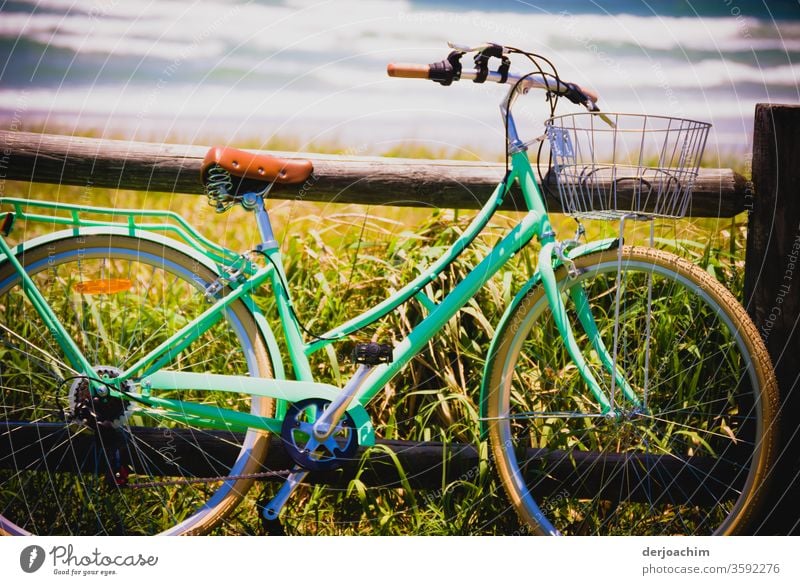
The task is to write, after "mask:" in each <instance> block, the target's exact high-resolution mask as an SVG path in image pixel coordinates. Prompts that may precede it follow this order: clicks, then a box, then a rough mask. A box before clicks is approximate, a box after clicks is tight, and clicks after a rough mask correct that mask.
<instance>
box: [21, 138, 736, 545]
mask: <svg viewBox="0 0 800 585" xmlns="http://www.w3.org/2000/svg"><path fill="white" fill-rule="evenodd" d="M334 150H335V149H334ZM420 153H422V154H429V153H428V152H427V150H425V149H421V150H420V149H415V148H412V147H410V146H409V147H408V149H407V150H403V149H397V150H396V151H394V152H392V153H389V154H394V155H396V156H408V155H413V154H417V155H418V154H420ZM435 154H441V153H435ZM6 194H7V195H9V196H22V197H30V198H36V199H48V200H54V201H62V202H78V201H80V202H81V203H84V204H94V205H101V206H112V207H133V208H139V207H150V208H160V209H170V210H172V211H175V212H178V213H180V214H181V215H183V216H184V217H186V218H187V219H189V221H190V222H191V223H193V224H194V225H195V226H196V227H197V228H198V229H199V230H200V231H201V232H202V233H204V235H206V236H208V237H210V238H211V239H214V240H216V241H219V242H221V243H223V244H224V245H226V246H227V247H229V248H231V249H233V250H236V251H246V250H249V249H251V248H252V247H253V246H254V245H255V244H256V243H257V232H256V228H255V222H253V221H252V218H251V217H250V216H249V215H248V214H247V213H246V212H245V211H243V210H241V209H238V208H237V209H234V210H232V211H230V212H229V213H227V214H226V215H222V216H220V215H216V214H215V213H214V212H213V211H212V210H211V208H209V207H208V206H207V205H206V203H205V200H204V199H202V198H198V197H196V196H186V195H176V194H160V193H137V192H128V191H123V190H101V189H95V190H92V191H91V192H88V193H87V191H86V190H84V189H80V188H75V187H61V186H45V185H36V184H25V183H8V184H7V186H6ZM271 215H272V221H273V225H274V227H275V229H276V232H277V236H278V240H279V242H280V243H281V248H282V251H283V254H284V261H285V264H286V268H287V273H288V278H289V285H290V288H291V291H292V294H293V297H294V302H295V306H296V309H297V313H298V315H299V317H300V319H301V320H302V321H303V323H304V324H305V326H306V327H307V328H308V329H310V330H311V331H313V332H315V333H318V334H321V333H324V332H325V331H327V330H328V329H330V328H332V327H334V326H335V325H337V324H339V323H341V322H343V321H345V320H347V319H348V318H351V317H353V316H355V315H356V314H358V313H359V312H361V311H363V310H366V309H368V308H369V307H371V306H373V305H374V304H375V303H377V302H379V301H381V300H383V299H384V298H386V296H387V295H389V294H391V292H393V291H396V290H398V289H399V288H401V287H402V286H403V285H404V284H406V283H407V282H409V281H410V280H411V279H413V278H414V277H415V276H416V275H418V274H419V273H420V272H421V271H423V270H424V269H425V268H426V267H427V266H429V265H430V264H431V263H432V262H433V261H435V260H436V259H437V258H439V257H440V256H441V254H442V252H443V251H444V250H445V249H446V248H447V247H448V246H449V245H450V244H451V243H452V242H453V241H454V240H455V239H456V238H457V237H458V236H459V235H460V234H461V233H462V232H463V230H464V229H465V227H466V225H467V223H468V222H469V220H470V219H471V217H472V215H473V214H472V213H471V212H470V213H465V212H459V213H456V212H454V211H453V210H447V209H435V210H427V209H426V210H409V209H397V208H377V207H367V206H358V205H340V204H310V203H301V202H283V201H275V202H272V203H271ZM516 220H518V216H517V215H516V214H504V215H499V216H498V217H496V218H495V220H494V221H493V222H492V224H491V225H490V227H489V229H487V230H486V233H485V234H483V235H482V236H481V237H480V238H479V239H478V240H477V241H476V242H475V244H474V245H473V246H472V247H471V248H470V249H469V250H467V251H466V252H465V253H464V254H463V255H462V257H461V258H460V259H459V260H458V261H457V262H456V263H454V264H453V265H452V266H450V267H449V268H448V269H447V270H446V271H445V272H444V273H443V274H442V275H441V277H440V278H439V279H437V281H435V282H434V283H432V284H430V285H428V287H427V288H426V291H425V292H426V293H427V294H428V296H429V297H430V298H432V299H433V300H434V301H438V300H440V299H441V298H442V297H443V296H444V295H446V294H447V292H448V291H449V290H451V289H452V287H453V286H454V284H455V283H457V282H458V281H459V280H460V279H461V278H463V277H464V276H465V275H466V274H467V273H468V272H469V270H470V269H471V268H472V267H474V266H475V265H476V264H477V262H479V260H480V259H481V258H483V257H484V256H485V255H486V254H487V253H488V251H489V250H490V249H491V246H492V245H493V244H494V243H495V242H496V241H497V240H498V238H499V237H500V236H501V235H502V234H503V233H505V231H506V230H507V228H508V227H509V226H511V225H513V224H514V223H515V221H516ZM555 225H556V229H557V231H558V232H559V234H560V235H561V236H562V237H567V236H568V235H571V232H572V230H573V228H574V222H573V220H571V219H570V218H568V217H564V216H555ZM587 227H588V232H589V234H588V235H589V238H590V239H592V238H597V237H616V236H617V235H618V234H617V233H616V226H614V225H610V224H602V223H591V224H587ZM42 229H43V226H42V225H41V224H39V225H34V224H30V225H26V224H24V223H21V224H20V225H19V226H18V228H17V229H16V231H15V233H14V237H15V238H16V239H18V240H24V239H28V238H29V237H32V236H33V235H35V234H36V233H38V231H40V230H42ZM656 233H657V237H656V245H657V246H659V247H665V248H669V249H671V250H672V251H675V252H677V253H679V254H681V255H683V256H686V257H688V258H691V259H692V260H694V261H695V262H696V263H698V264H700V265H701V266H703V268H704V269H706V270H708V271H709V272H711V273H712V274H714V275H715V276H716V277H717V278H718V279H720V280H721V281H722V282H724V283H725V285H726V286H727V287H728V288H730V289H732V290H733V291H734V292H735V293H737V294H739V293H740V292H741V289H742V284H741V283H742V274H743V264H744V260H743V257H744V253H743V250H744V238H745V223H744V218H743V217H741V216H740V217H737V218H734V219H720V220H716V219H713V220H686V221H682V222H677V223H675V222H670V223H667V222H657V225H656ZM648 234H649V226H648V225H646V224H633V223H631V224H629V225H628V228H627V229H626V233H625V241H626V243H637V242H638V243H643V242H645V241H646V240H647V239H648ZM537 249H538V246H537V245H536V244H535V243H532V244H531V245H529V246H528V247H527V248H526V249H524V250H523V251H522V252H521V253H520V254H518V255H517V256H515V257H514V258H513V259H512V261H511V262H510V263H509V264H508V265H507V266H505V267H504V268H503V269H502V270H501V271H500V272H499V273H498V274H497V275H496V276H495V277H494V278H493V279H492V280H490V281H489V282H488V283H487V285H486V286H485V287H484V288H483V289H482V290H481V291H480V292H479V293H478V294H477V295H476V296H475V298H474V299H472V300H471V301H470V302H469V303H468V305H467V306H466V307H465V308H464V309H463V310H462V311H461V312H460V313H459V314H458V315H457V316H455V317H454V318H453V319H451V321H450V322H449V323H448V324H447V325H446V326H445V328H444V329H443V330H442V332H441V334H440V335H439V336H437V337H436V338H435V339H434V340H433V341H431V342H430V343H429V344H428V347H427V348H426V349H425V350H424V351H423V352H422V353H420V355H419V356H417V357H416V358H415V359H414V360H413V361H412V362H411V364H409V366H407V367H406V368H405V369H404V370H403V371H402V372H401V373H400V374H399V375H398V376H397V377H396V378H395V379H393V380H392V381H391V382H390V383H389V384H388V385H387V386H386V388H384V389H383V391H382V392H381V393H380V394H379V395H378V396H377V397H376V398H375V400H374V401H373V402H372V403H371V405H370V407H369V411H370V415H371V417H372V420H373V422H374V424H375V427H376V430H377V434H378V436H380V437H383V438H387V439H407V440H415V441H423V440H424V441H442V442H445V443H448V442H454V441H457V442H465V443H471V444H473V445H474V446H475V447H476V448H477V449H478V450H479V452H480V453H482V454H483V460H482V463H481V464H480V465H479V466H478V467H477V468H476V469H474V470H471V471H470V472H469V473H465V474H463V475H462V476H461V477H459V478H458V479H457V480H456V481H450V482H447V481H446V480H444V479H443V480H442V483H441V485H439V486H438V487H437V489H435V490H413V489H411V488H410V485H409V484H408V482H407V481H402V482H401V484H400V485H399V486H392V487H383V488H382V487H372V486H366V485H365V484H364V482H363V481H362V480H361V477H360V475H358V476H357V477H356V478H355V479H354V480H352V481H351V482H349V484H348V485H347V486H346V487H345V488H343V489H333V488H325V487H323V486H312V485H308V486H303V487H301V488H300V490H299V491H298V493H297V494H296V495H295V496H294V497H293V498H292V500H291V501H290V503H289V505H288V506H287V509H286V510H285V513H284V517H283V520H284V524H285V527H286V529H287V532H288V533H290V534H443V535H445V534H447V535H449V534H510V533H524V532H525V531H526V529H525V528H524V527H522V526H520V524H519V521H518V519H517V517H516V515H515V513H514V511H513V510H512V509H511V508H510V505H509V504H508V501H507V499H506V497H505V495H504V493H503V490H502V487H501V486H500V484H499V482H498V480H497V479H496V477H495V474H493V473H491V465H490V462H489V460H488V456H487V452H488V450H487V447H486V445H485V443H482V442H481V438H480V436H479V430H478V429H479V423H478V416H479V415H478V403H479V401H478V398H479V396H478V395H479V387H480V377H481V372H482V368H483V365H484V356H485V353H486V349H487V347H488V344H489V342H490V340H491V339H492V336H493V335H494V327H495V326H496V324H497V322H498V320H499V319H500V316H501V315H502V313H503V311H504V310H505V308H506V306H507V305H508V303H509V301H510V300H511V298H512V297H513V295H514V293H515V291H516V290H518V289H519V287H520V286H521V285H522V284H523V283H524V282H525V281H526V280H527V279H528V278H529V277H530V276H531V274H532V273H533V271H534V270H535V265H536V253H537ZM257 300H258V302H259V304H260V305H261V306H262V308H263V309H264V310H265V312H266V313H267V315H268V317H269V318H270V320H271V321H272V326H273V328H274V329H275V330H276V331H279V325H278V323H277V321H276V319H275V312H274V310H273V309H274V307H273V306H272V301H271V298H270V294H269V291H264V293H263V294H261V295H259V296H258V297H257ZM426 314H427V311H426V309H425V307H424V306H422V305H421V304H420V303H419V302H418V301H417V300H415V299H412V300H410V301H409V302H407V303H406V304H405V305H403V306H401V307H400V308H399V309H398V310H397V311H396V312H394V313H392V314H391V315H389V316H387V317H386V318H384V319H382V320H380V321H379V322H378V323H376V324H375V325H373V326H370V327H369V328H367V329H365V330H363V331H361V332H359V333H358V334H357V335H356V336H354V338H353V339H351V340H349V341H346V342H342V343H340V344H336V345H335V346H333V347H332V348H331V351H321V352H318V353H317V354H315V355H314V356H312V358H311V360H312V367H313V371H314V373H315V375H317V376H318V377H319V379H320V380H322V381H326V382H331V383H334V384H341V383H342V381H343V380H346V379H347V378H348V377H349V375H350V374H351V372H352V371H353V368H354V366H353V365H352V364H351V363H350V362H349V361H348V360H347V359H346V357H345V356H346V355H348V354H349V350H350V347H351V345H352V343H354V342H355V341H364V340H379V341H381V342H384V343H393V344H394V343H397V342H398V341H400V340H401V339H402V338H403V337H404V336H405V335H406V334H407V333H408V332H409V331H410V330H411V328H412V327H413V326H414V325H415V324H416V323H418V322H419V321H420V320H421V319H422V318H423V317H424V316H425V315H426ZM286 365H287V366H288V364H286ZM374 452H382V453H383V452H386V450H385V449H384V448H382V447H380V446H379V447H375V448H374V449H372V450H369V451H368V452H367V453H366V454H365V462H366V460H368V458H369V457H370V455H371V453H374ZM397 466H398V469H399V471H400V473H401V476H403V475H404V474H405V473H406V471H405V470H402V469H400V465H399V463H397ZM276 489H277V486H276V485H274V484H264V485H256V486H255V487H254V489H252V490H251V492H250V493H249V494H248V496H247V498H246V500H245V501H244V502H243V504H242V505H241V506H240V507H239V508H238V509H237V510H236V511H235V513H234V514H233V515H232V517H231V518H230V519H229V520H228V521H227V522H226V523H225V524H223V525H222V526H221V527H220V528H219V529H218V533H219V534H258V533H260V531H261V527H260V522H259V517H258V510H257V507H256V503H257V502H258V501H262V500H263V499H264V498H267V497H269V496H270V495H271V494H272V493H274V491H275V490H276Z"/></svg>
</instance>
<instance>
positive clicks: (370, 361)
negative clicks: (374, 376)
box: [352, 342, 392, 366]
mask: <svg viewBox="0 0 800 585" xmlns="http://www.w3.org/2000/svg"><path fill="white" fill-rule="evenodd" d="M352 357H353V361H354V362H355V363H357V364H364V365H367V366H377V365H379V364H389V363H391V362H392V346H391V345H385V344H382V343H375V342H370V343H357V344H356V346H355V347H354V348H353V355H352Z"/></svg>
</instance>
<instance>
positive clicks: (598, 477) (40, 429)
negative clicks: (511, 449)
mask: <svg viewBox="0 0 800 585" xmlns="http://www.w3.org/2000/svg"><path fill="white" fill-rule="evenodd" d="M131 432H132V434H133V435H134V436H135V437H136V439H137V440H136V444H137V446H138V449H139V451H130V452H129V456H130V457H131V458H133V459H135V458H136V457H137V454H140V456H142V457H144V458H146V466H147V468H148V469H149V470H157V473H158V475H159V476H161V477H183V478H190V477H214V476H217V475H224V474H225V473H226V472H227V470H228V469H229V467H230V466H231V465H232V464H233V462H234V460H235V459H236V456H237V454H238V447H237V445H238V444H240V442H241V440H242V438H243V437H242V435H241V434H236V433H231V432H226V431H205V432H203V433H197V432H194V431H192V430H183V429H170V430H169V433H165V432H164V429H163V428H158V427H154V428H150V427H132V428H131ZM67 436H69V437H70V439H69V440H65V437H67ZM97 449H98V442H97V441H96V440H95V438H94V435H93V433H91V432H84V433H75V432H74V428H68V427H67V426H66V425H64V424H61V423H51V424H21V423H0V470H3V469H12V470H18V469H28V470H35V469H40V470H41V472H42V473H63V472H73V473H74V472H75V471H78V470H80V471H81V472H82V473H90V474H91V473H98V466H97V460H96V450H97ZM43 453H46V455H43ZM165 453H167V454H168V456H166V455H165ZM363 454H364V450H363V449H362V450H361V452H360V453H359V454H358V455H357V456H356V457H354V458H353V459H352V460H351V461H348V462H347V463H345V464H344V466H343V468H342V469H341V470H340V471H333V472H324V473H319V472H318V473H313V474H311V475H310V476H309V478H308V481H311V482H313V483H325V484H333V485H338V486H345V485H347V482H349V481H350V480H351V479H353V478H354V477H356V476H358V477H359V479H360V480H361V481H362V482H363V483H364V484H365V485H366V486H368V487H388V488H399V487H403V482H404V481H407V482H408V485H409V486H410V487H411V488H412V489H428V490H441V489H442V488H443V487H446V486H447V485H449V484H450V483H452V482H455V481H458V480H462V481H470V480H474V479H475V478H477V476H478V471H479V466H480V465H481V461H480V458H479V456H478V452H477V449H476V448H475V447H474V446H473V445H470V444H461V443H449V444H445V443H436V442H414V441H379V444H378V447H377V448H373V449H372V450H371V451H370V454H369V456H368V457H367V458H366V459H362V456H363ZM390 454H393V455H394V457H395V458H396V460H397V461H398V462H399V464H400V466H401V468H402V474H401V470H400V469H398V467H397V465H396V464H395V462H394V459H393V457H392V456H391V455H390ZM131 465H132V467H133V468H134V469H135V468H136V467H137V462H136V461H135V460H134V461H132V462H131ZM82 466H83V467H82ZM291 467H292V460H291V459H290V458H289V456H288V455H287V454H286V451H285V450H284V448H283V444H282V442H281V439H280V438H279V437H273V438H272V444H271V447H270V450H269V453H268V455H267V459H266V461H265V462H264V469H269V470H284V469H290V468H291ZM543 470H546V472H545V473H543ZM99 472H101V473H102V472H104V470H103V469H102V466H101V469H100V471H99ZM154 472H156V471H154ZM712 472H713V476H714V479H715V481H713V482H709V481H704V480H705V478H706V477H707V474H710V473H712ZM523 473H525V474H526V476H527V477H528V479H529V480H530V481H531V485H532V486H534V487H532V489H534V490H535V491H536V493H537V494H538V495H539V496H540V497H541V496H543V495H547V494H553V493H558V492H559V491H561V490H563V489H564V486H565V485H569V486H570V492H571V494H572V495H575V496H578V497H586V498H589V497H594V496H596V495H598V494H599V495H601V496H603V497H605V498H607V499H608V500H611V501H616V500H618V499H619V498H620V496H621V495H623V494H624V495H625V497H626V499H627V500H629V501H641V502H647V501H656V500H663V501H670V502H679V501H680V502H690V501H691V502H692V503H694V504H697V505H701V504H703V503H709V502H716V501H718V499H719V498H724V497H733V495H734V493H733V492H732V491H731V490H735V489H736V487H737V467H736V465H735V464H734V463H731V462H730V461H729V458H727V457H721V458H719V459H712V458H704V457H693V458H691V461H690V462H689V464H688V465H686V464H685V463H684V462H683V461H681V460H680V459H678V458H676V457H674V456H672V455H660V454H643V453H621V454H613V453H611V454H600V453H593V452H569V453H568V452H565V451H556V450H547V449H528V452H527V457H526V464H525V465H523ZM645 474H646V477H647V478H648V480H647V481H646V482H645V481H642V478H643V477H644V476H645ZM569 478H580V480H581V481H580V482H574V481H570V482H568V484H565V483H563V482H564V481H565V480H567V479H569ZM660 479H663V481H659V480H660ZM738 479H739V480H741V479H743V478H738ZM738 483H741V481H739V482H738ZM437 497H438V496H437Z"/></svg>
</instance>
